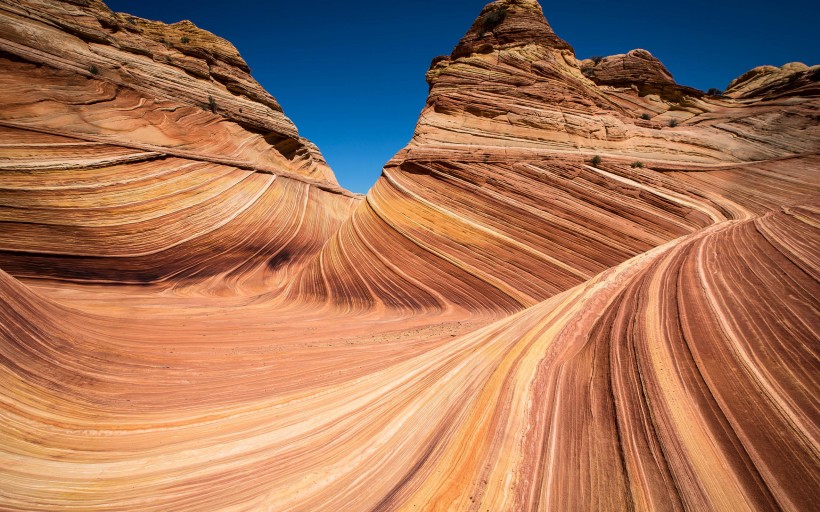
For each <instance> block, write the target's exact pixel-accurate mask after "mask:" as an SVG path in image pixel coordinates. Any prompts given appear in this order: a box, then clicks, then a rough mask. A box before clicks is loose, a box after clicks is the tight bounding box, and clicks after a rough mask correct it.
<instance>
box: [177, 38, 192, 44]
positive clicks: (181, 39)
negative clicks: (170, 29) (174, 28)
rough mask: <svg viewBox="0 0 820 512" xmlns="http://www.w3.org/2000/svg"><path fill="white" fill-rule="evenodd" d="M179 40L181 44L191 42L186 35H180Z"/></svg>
mask: <svg viewBox="0 0 820 512" xmlns="http://www.w3.org/2000/svg"><path fill="white" fill-rule="evenodd" d="M179 42H180V43H182V44H188V43H190V42H191V39H190V38H188V37H187V36H182V37H180V38H179Z"/></svg>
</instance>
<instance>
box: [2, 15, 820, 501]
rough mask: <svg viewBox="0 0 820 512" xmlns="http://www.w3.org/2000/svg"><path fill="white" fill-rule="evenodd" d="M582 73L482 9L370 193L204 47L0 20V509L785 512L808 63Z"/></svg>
mask: <svg viewBox="0 0 820 512" xmlns="http://www.w3.org/2000/svg"><path fill="white" fill-rule="evenodd" d="M183 38H184V39H185V40H186V41H187V42H183ZM60 48H63V49H60ZM602 62H603V64H602V65H600V66H599V65H598V64H600V63H594V62H592V61H590V62H579V61H578V60H577V59H575V56H574V54H573V52H572V48H571V47H570V46H569V45H568V44H567V43H565V42H564V41H562V40H561V39H560V38H558V36H557V35H555V34H554V33H553V31H552V29H551V28H550V27H549V24H547V22H546V21H545V19H544V18H543V15H542V12H541V8H540V6H539V5H538V3H537V2H536V1H535V0H499V1H496V2H493V3H491V4H489V5H488V6H487V7H486V8H485V9H484V10H483V11H482V13H481V15H480V17H479V19H478V20H477V21H476V23H475V24H474V25H473V26H472V27H471V28H470V31H469V32H468V34H467V35H466V36H465V38H464V39H463V40H462V41H461V43H459V45H458V47H457V48H456V50H455V51H454V52H453V54H452V55H450V56H449V57H444V58H438V59H436V60H435V61H434V64H433V66H432V67H431V70H430V72H429V73H428V80H429V82H430V85H431V91H430V98H429V100H428V104H427V106H426V107H425V110H424V112H423V113H422V116H421V118H420V121H419V124H418V126H417V129H416V132H415V135H414V137H413V140H412V141H411V142H410V144H409V145H408V146H407V148H405V149H404V150H402V151H400V152H399V153H398V154H397V155H396V156H395V157H394V158H393V159H392V160H391V161H390V162H389V163H388V164H387V166H386V167H385V168H384V171H383V175H382V177H381V178H380V179H379V180H378V182H377V183H376V184H375V185H374V187H373V188H372V190H371V191H370V192H369V193H368V195H367V196H366V197H364V198H362V197H359V196H356V195H354V194H351V193H349V192H347V191H345V190H343V189H340V188H339V187H338V186H337V185H336V184H335V179H334V178H333V176H332V173H331V172H330V170H329V169H328V168H327V166H326V165H325V164H324V160H323V159H322V158H321V155H320V153H319V152H318V150H317V149H316V148H315V147H314V146H313V145H312V144H310V143H309V142H307V141H305V140H304V139H302V138H301V137H300V136H299V135H298V132H297V131H296V128H295V127H294V126H293V125H292V123H290V121H289V120H288V119H287V118H286V117H285V116H284V114H283V113H282V112H281V108H280V107H279V105H278V104H277V103H276V102H275V100H273V98H272V97H270V96H269V95H268V94H267V93H266V92H264V91H263V90H262V89H261V87H260V86H259V85H258V84H257V83H256V82H255V81H253V79H252V78H251V77H250V75H249V74H248V69H247V65H246V64H245V63H244V61H243V60H242V59H241V57H239V55H238V54H237V53H236V50H235V48H233V46H231V45H230V43H228V42H226V41H223V40H221V39H219V38H217V37H215V36H213V35H211V34H209V33H207V32H204V31H201V30H199V29H197V28H196V27H194V26H193V25H192V24H190V22H180V23H178V24H174V25H164V24H161V23H158V22H150V21H147V20H140V19H138V18H131V17H129V16H127V15H123V14H117V13H112V12H111V11H110V10H108V9H107V8H106V7H105V6H104V5H103V4H102V3H100V2H99V1H97V0H70V1H66V2H52V1H48V0H21V1H18V2H15V3H10V2H6V1H4V0H0V70H2V71H3V73H0V86H2V88H0V90H2V91H3V93H2V94H0V509H2V510H4V511H5V510H8V511H19V512H22V511H25V512H34V511H53V510H82V511H111V510H117V511H129V510H133V511H162V512H166V511H169V510H173V511H180V512H186V511H202V510H209V511H210V510H226V511H246V510H276V511H280V510H282V511H303V510H310V511H313V510H333V511H336V510H345V511H346V510H350V511H358V510H378V511H386V510H408V511H409V510H465V511H468V510H470V511H476V510H488V511H529V510H532V511H535V510H606V511H613V512H615V511H619V512H620V511H623V510H698V511H701V510H704V511H711V510H715V511H732V512H734V511H738V510H761V511H762V510H772V511H778V510H795V511H797V510H809V509H811V508H812V506H813V505H814V504H815V503H816V502H817V500H818V499H820V494H818V491H817V489H820V462H818V461H820V455H818V454H820V429H819V428H818V425H820V411H818V408H817V396H818V395H820V392H819V390H820V383H819V382H818V376H817V375H818V371H817V370H818V363H817V361H818V357H819V356H820V354H818V351H820V344H819V343H818V340H820V333H818V326H820V313H819V311H820V303H819V302H818V300H819V299H818V298H819V297H820V259H818V254H819V253H820V252H818V248H819V247H820V242H819V241H820V231H818V227H820V201H818V197H820V181H818V179H817V169H818V165H819V164H820V159H819V158H818V148H820V145H818V141H820V132H818V126H817V119H816V111H817V107H818V105H817V98H818V96H817V94H816V89H817V84H816V80H813V78H812V77H813V75H812V73H813V71H812V69H813V68H809V67H806V66H803V67H801V66H796V65H790V66H787V67H784V68H783V69H781V70H767V69H763V70H758V71H756V72H753V73H751V74H750V75H748V76H745V77H742V79H741V80H739V81H737V82H736V84H735V86H734V88H733V89H732V92H730V95H729V96H714V95H705V94H704V93H701V92H700V91H695V90H693V89H690V88H686V87H683V86H679V85H678V84H675V83H674V81H673V80H672V78H671V75H670V74H669V73H668V72H667V71H666V70H665V68H663V65H662V64H660V62H659V61H657V60H656V59H654V57H652V56H651V55H650V54H648V52H645V51H635V52H630V53H628V54H626V55H620V56H613V57H610V58H607V59H604V60H603V61H602ZM92 64H93V65H94V67H93V68H92V67H91V65H92ZM619 66H620V67H623V68H624V72H623V73H621V74H619V72H618V68H619ZM596 69H597V71H596ZM95 71H96V72H95ZM209 96H210V97H212V98H213V103H212V104H207V105H206V104H204V103H203V102H205V101H206V100H207V99H208V97H209ZM647 118H648V119H647ZM672 120H674V121H675V123H677V124H678V126H670V124H675V123H671V121H672ZM596 156H597V158H595V157H596Z"/></svg>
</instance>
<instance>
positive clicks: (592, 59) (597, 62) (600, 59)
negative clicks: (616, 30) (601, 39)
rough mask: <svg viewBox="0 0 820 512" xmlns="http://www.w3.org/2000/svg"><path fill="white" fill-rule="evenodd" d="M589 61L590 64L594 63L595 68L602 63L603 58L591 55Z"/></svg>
mask: <svg viewBox="0 0 820 512" xmlns="http://www.w3.org/2000/svg"><path fill="white" fill-rule="evenodd" d="M589 59H590V60H591V61H592V62H594V63H595V65H596V66H597V65H598V64H600V63H601V61H602V60H604V57H603V56H602V55H593V56H592V57H590V58H589Z"/></svg>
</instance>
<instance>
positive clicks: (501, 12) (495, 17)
mask: <svg viewBox="0 0 820 512" xmlns="http://www.w3.org/2000/svg"><path fill="white" fill-rule="evenodd" d="M506 19H507V8H506V7H502V8H501V9H496V10H494V11H493V12H491V13H489V14H487V15H486V16H485V17H484V31H485V32H488V31H490V30H492V29H494V28H495V27H497V26H499V25H501V23H502V22H503V21H504V20H506Z"/></svg>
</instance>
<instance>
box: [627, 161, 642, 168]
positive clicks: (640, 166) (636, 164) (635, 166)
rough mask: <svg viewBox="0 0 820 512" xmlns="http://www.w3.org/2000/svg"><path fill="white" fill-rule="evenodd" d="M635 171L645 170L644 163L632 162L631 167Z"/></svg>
mask: <svg viewBox="0 0 820 512" xmlns="http://www.w3.org/2000/svg"><path fill="white" fill-rule="evenodd" d="M629 166H630V167H632V168H633V169H637V168H641V169H642V168H643V162H632V163H631V164H630V165H629Z"/></svg>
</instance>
